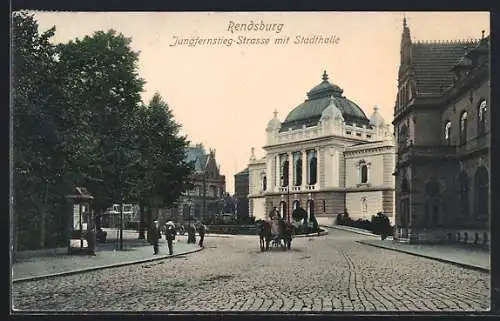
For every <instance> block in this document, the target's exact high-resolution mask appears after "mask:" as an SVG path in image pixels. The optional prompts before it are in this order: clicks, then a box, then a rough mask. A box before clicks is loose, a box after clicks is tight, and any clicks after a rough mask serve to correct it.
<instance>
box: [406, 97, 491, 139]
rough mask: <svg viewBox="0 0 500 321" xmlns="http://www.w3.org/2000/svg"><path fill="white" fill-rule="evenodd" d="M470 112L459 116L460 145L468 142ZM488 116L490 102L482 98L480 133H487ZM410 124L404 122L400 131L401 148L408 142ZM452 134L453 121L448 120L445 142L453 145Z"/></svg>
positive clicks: (479, 112)
mask: <svg viewBox="0 0 500 321" xmlns="http://www.w3.org/2000/svg"><path fill="white" fill-rule="evenodd" d="M468 116H469V115H468V113H467V111H465V110H464V111H463V112H462V113H461V114H460V118H459V120H460V121H459V134H460V136H459V143H460V145H464V144H465V143H467V138H468V134H467V128H468ZM487 118H488V104H487V101H486V99H481V100H480V102H479V104H478V105H477V129H478V135H479V136H481V135H484V134H485V133H486V119H487ZM408 135H409V133H408V126H406V124H403V125H402V126H401V128H400V129H399V132H398V144H399V146H400V148H403V147H404V146H406V145H407V144H408V137H409V136H408ZM451 136H452V125H451V121H449V120H448V121H446V122H445V124H444V134H443V138H444V142H445V144H447V145H451Z"/></svg>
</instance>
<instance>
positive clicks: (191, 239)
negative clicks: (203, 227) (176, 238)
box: [187, 224, 196, 244]
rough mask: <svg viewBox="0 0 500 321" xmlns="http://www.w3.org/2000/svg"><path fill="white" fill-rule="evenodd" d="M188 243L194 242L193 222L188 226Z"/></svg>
mask: <svg viewBox="0 0 500 321" xmlns="http://www.w3.org/2000/svg"><path fill="white" fill-rule="evenodd" d="M187 242H188V244H189V243H193V244H195V243H196V226H195V225H194V224H190V225H189V226H188V240H187Z"/></svg>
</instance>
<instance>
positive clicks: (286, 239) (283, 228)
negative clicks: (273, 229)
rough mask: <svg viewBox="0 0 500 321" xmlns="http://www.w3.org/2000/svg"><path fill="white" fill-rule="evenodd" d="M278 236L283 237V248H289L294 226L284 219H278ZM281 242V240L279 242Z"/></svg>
mask: <svg viewBox="0 0 500 321" xmlns="http://www.w3.org/2000/svg"><path fill="white" fill-rule="evenodd" d="M279 226H280V236H281V238H282V239H283V243H284V249H288V250H289V249H290V248H291V246H292V238H293V236H294V234H295V226H293V224H292V223H290V222H287V221H285V220H280V221H279ZM280 243H281V242H280Z"/></svg>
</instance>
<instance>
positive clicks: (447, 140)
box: [444, 121, 451, 145]
mask: <svg viewBox="0 0 500 321" xmlns="http://www.w3.org/2000/svg"><path fill="white" fill-rule="evenodd" d="M444 142H445V144H446V145H450V144H451V121H447V122H446V125H444Z"/></svg>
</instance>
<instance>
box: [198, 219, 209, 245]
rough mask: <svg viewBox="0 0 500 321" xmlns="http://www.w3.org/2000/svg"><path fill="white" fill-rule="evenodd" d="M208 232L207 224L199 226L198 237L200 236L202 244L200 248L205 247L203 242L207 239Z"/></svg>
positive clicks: (200, 243)
mask: <svg viewBox="0 0 500 321" xmlns="http://www.w3.org/2000/svg"><path fill="white" fill-rule="evenodd" d="M206 232H207V227H206V226H205V224H203V223H200V224H199V226H198V235H199V236H200V242H199V243H198V245H199V246H200V247H203V240H204V239H205V233H206Z"/></svg>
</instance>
